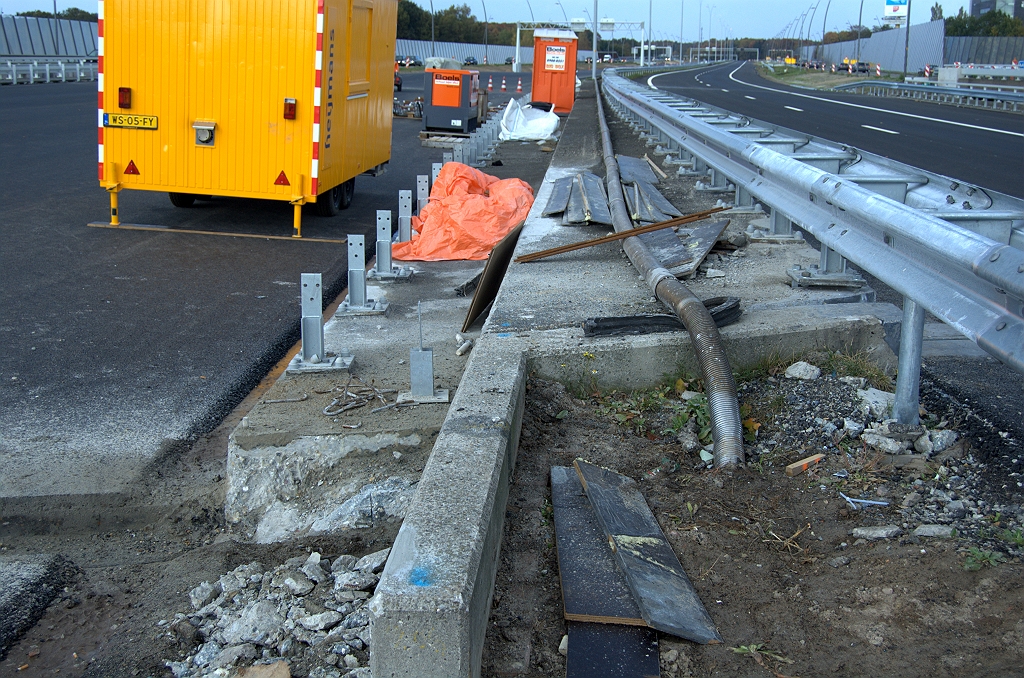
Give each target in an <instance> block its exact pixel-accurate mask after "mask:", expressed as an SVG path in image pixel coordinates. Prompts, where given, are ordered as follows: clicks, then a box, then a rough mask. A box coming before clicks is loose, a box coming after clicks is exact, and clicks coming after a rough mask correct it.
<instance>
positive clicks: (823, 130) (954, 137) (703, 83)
mask: <svg viewBox="0 0 1024 678" xmlns="http://www.w3.org/2000/svg"><path fill="white" fill-rule="evenodd" d="M651 82H652V83H653V84H654V86H656V87H657V88H659V89H663V90H665V91H668V92H674V93H676V94H681V95H683V96H686V97H691V98H693V99H697V100H699V101H702V102H704V103H707V104H711V105H712V106H718V107H720V108H724V109H727V110H729V111H733V112H735V113H739V114H741V115H748V116H750V117H753V118H757V119H759V120H763V121H765V122H768V123H771V124H774V125H780V126H782V127H788V128H790V129H793V130H796V131H800V132H804V133H806V134H812V135H815V136H819V137H823V138H825V139H829V140H832V141H835V142H838V143H841V144H848V145H851V146H854V147H856V148H859V149H861V150H864V151H868V152H871V153H875V154H878V155H882V156H885V157H888V158H891V159H893V160H897V161H899V162H903V163H906V164H908V165H913V166H915V167H920V168H921V169H925V170H928V171H931V172H935V173H938V174H944V175H946V176H950V177H953V178H956V179H959V180H961V181H965V182H968V183H973V184H977V185H979V186H981V187H984V188H988V189H992V190H995V191H999V192H1002V193H1006V194H1008V195H1013V196H1016V197H1019V198H1024V117H1022V116H1020V115H1014V114H1010V113H1000V112H996V111H985V110H976V109H967V108H956V107H953V106H943V105H939V104H931V103H926V102H918V101H912V100H906V99H890V98H883V97H872V96H866V95H859V94H846V93H841V92H823V91H816V90H808V89H800V88H794V87H789V86H787V85H780V84H778V83H775V82H771V81H768V80H765V79H764V78H762V77H760V76H759V75H758V74H757V72H756V70H755V68H754V66H753V64H752V63H749V62H744V63H742V64H737V63H735V62H733V63H728V64H722V65H717V66H712V67H710V68H706V69H698V70H696V71H685V72H675V73H669V74H664V75H658V76H655V77H653V78H652V79H651Z"/></svg>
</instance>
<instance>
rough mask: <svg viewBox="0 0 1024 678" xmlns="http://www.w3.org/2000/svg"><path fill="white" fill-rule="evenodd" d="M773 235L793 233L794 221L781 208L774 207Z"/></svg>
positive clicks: (772, 218) (772, 216)
mask: <svg viewBox="0 0 1024 678" xmlns="http://www.w3.org/2000/svg"><path fill="white" fill-rule="evenodd" d="M770 223H771V226H772V235H785V236H792V235H793V222H792V221H790V220H789V218H788V217H787V216H786V215H784V214H783V213H782V212H780V211H779V210H777V209H775V208H772V214H771V221H770Z"/></svg>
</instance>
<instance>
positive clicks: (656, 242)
mask: <svg viewBox="0 0 1024 678" xmlns="http://www.w3.org/2000/svg"><path fill="white" fill-rule="evenodd" d="M637 237H638V238H640V240H641V241H643V243H644V245H646V246H647V249H649V250H650V251H651V254H653V255H654V258H655V259H657V260H658V261H660V262H661V265H662V266H664V267H665V268H666V269H667V270H668V272H669V273H671V274H672V275H674V276H677V277H680V276H682V275H687V273H688V272H690V271H692V267H691V266H690V265H691V264H692V263H693V256H692V255H691V251H692V250H693V248H692V247H687V245H686V243H684V242H683V241H682V240H680V239H679V237H678V236H676V233H675V231H673V230H672V229H671V228H665V229H662V230H660V231H654V232H653V233H644V234H642V235H638V236H637ZM712 246H714V243H712ZM708 249H709V250H710V249H711V248H708ZM705 256H706V255H705ZM683 271H686V272H687V273H684V272H683Z"/></svg>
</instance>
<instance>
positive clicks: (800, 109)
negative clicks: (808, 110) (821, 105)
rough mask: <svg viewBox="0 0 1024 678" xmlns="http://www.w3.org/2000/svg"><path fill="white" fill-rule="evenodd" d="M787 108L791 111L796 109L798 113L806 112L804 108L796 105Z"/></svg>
mask: <svg viewBox="0 0 1024 678" xmlns="http://www.w3.org/2000/svg"><path fill="white" fill-rule="evenodd" d="M786 108H788V109H789V110H791V111H796V112H797V113H803V112H804V109H802V108H797V107H796V106H786Z"/></svg>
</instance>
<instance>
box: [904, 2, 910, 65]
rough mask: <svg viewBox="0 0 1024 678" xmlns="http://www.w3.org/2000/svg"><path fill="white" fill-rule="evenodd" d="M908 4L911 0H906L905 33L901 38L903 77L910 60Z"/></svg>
mask: <svg viewBox="0 0 1024 678" xmlns="http://www.w3.org/2000/svg"><path fill="white" fill-rule="evenodd" d="M910 5H911V0H907V34H906V36H905V37H904V40H903V79H904V80H906V79H907V61H909V60H910Z"/></svg>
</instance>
